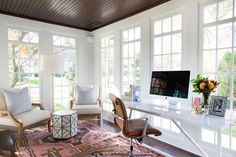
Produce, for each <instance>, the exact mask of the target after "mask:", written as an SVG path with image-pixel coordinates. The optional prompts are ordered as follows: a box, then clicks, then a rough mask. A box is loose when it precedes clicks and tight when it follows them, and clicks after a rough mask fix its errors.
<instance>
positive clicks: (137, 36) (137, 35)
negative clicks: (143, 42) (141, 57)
mask: <svg viewBox="0 0 236 157" xmlns="http://www.w3.org/2000/svg"><path fill="white" fill-rule="evenodd" d="M140 37H141V31H140V27H135V40H137V39H140Z"/></svg>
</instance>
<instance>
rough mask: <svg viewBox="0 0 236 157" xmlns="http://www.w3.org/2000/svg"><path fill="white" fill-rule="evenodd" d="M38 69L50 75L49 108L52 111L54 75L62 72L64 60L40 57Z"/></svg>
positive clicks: (54, 57) (57, 56)
mask: <svg viewBox="0 0 236 157" xmlns="http://www.w3.org/2000/svg"><path fill="white" fill-rule="evenodd" d="M40 69H41V71H43V72H45V73H50V74H51V80H52V81H51V95H52V99H51V105H52V106H51V107H52V111H54V74H55V73H57V72H63V71H64V58H63V57H62V56H60V55H55V54H53V55H41V56H40Z"/></svg>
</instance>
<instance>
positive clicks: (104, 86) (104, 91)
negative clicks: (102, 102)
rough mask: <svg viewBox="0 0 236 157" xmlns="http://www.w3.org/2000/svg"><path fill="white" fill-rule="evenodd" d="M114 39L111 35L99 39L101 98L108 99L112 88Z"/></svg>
mask: <svg viewBox="0 0 236 157" xmlns="http://www.w3.org/2000/svg"><path fill="white" fill-rule="evenodd" d="M113 57H114V39H113V35H108V36H106V37H103V38H101V97H102V98H103V99H108V95H109V93H110V92H112V89H113V86H114V75H113V73H114V71H113V62H114V60H113V59H114V58H113Z"/></svg>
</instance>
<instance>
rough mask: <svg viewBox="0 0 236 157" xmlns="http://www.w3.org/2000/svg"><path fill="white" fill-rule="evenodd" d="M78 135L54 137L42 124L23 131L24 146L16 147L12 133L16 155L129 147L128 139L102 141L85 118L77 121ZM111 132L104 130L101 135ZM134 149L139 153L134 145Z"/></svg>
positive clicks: (50, 156)
mask: <svg viewBox="0 0 236 157" xmlns="http://www.w3.org/2000/svg"><path fill="white" fill-rule="evenodd" d="M78 126H79V127H78V134H77V135H76V136H74V137H72V138H70V139H66V140H58V139H54V138H53V136H52V134H51V133H48V131H47V129H46V128H44V127H37V128H33V129H30V130H25V132H24V139H23V140H24V142H23V143H24V144H23V145H24V146H23V147H19V146H18V143H17V140H16V136H15V135H14V136H12V139H13V141H14V145H15V148H16V153H15V154H16V156H18V157H103V156H104V157H108V156H111V154H112V153H127V152H128V150H129V143H130V141H129V139H126V138H125V137H116V138H112V139H109V140H102V138H101V136H100V134H99V128H98V127H97V126H96V125H95V124H92V123H89V122H87V121H80V122H79V124H78ZM112 134H113V133H111V132H109V131H105V132H104V135H105V136H110V135H112ZM141 148H142V151H143V152H145V153H150V154H151V155H150V156H151V157H163V156H162V155H160V154H158V153H156V152H154V151H152V150H149V149H147V148H144V147H143V146H141ZM134 152H136V153H140V149H139V148H138V146H137V145H135V146H134Z"/></svg>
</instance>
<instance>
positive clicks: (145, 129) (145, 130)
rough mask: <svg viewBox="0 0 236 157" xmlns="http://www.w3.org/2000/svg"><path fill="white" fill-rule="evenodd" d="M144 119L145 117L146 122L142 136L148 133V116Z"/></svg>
mask: <svg viewBox="0 0 236 157" xmlns="http://www.w3.org/2000/svg"><path fill="white" fill-rule="evenodd" d="M144 119H145V124H144V128H143V134H142V137H144V136H145V135H146V132H147V127H148V118H146V117H145V118H144Z"/></svg>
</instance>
